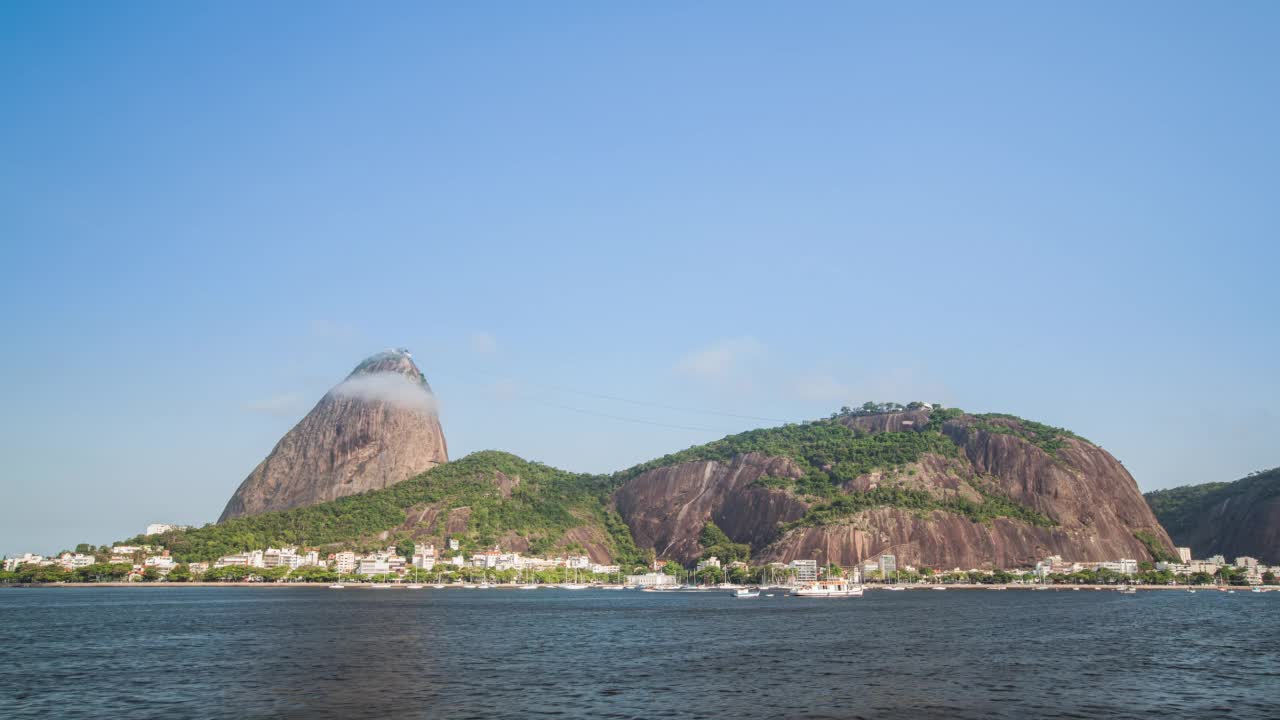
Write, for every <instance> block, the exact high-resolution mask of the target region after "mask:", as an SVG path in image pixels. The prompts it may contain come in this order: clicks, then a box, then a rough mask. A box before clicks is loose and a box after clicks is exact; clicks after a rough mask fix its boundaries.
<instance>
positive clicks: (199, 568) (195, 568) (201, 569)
mask: <svg viewBox="0 0 1280 720" xmlns="http://www.w3.org/2000/svg"><path fill="white" fill-rule="evenodd" d="M187 569H188V570H190V571H191V574H192V575H203V574H205V573H207V572H209V563H207V562H193V563H190V564H188V565H187Z"/></svg>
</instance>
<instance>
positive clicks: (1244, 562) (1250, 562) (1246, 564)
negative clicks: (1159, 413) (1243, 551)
mask: <svg viewBox="0 0 1280 720" xmlns="http://www.w3.org/2000/svg"><path fill="white" fill-rule="evenodd" d="M1233 564H1234V565H1235V566H1236V567H1238V568H1246V569H1250V570H1253V569H1257V567H1258V558H1251V557H1238V558H1236V561H1235V562H1234V563H1233Z"/></svg>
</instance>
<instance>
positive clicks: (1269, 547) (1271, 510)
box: [1146, 468, 1280, 565]
mask: <svg viewBox="0 0 1280 720" xmlns="http://www.w3.org/2000/svg"><path fill="white" fill-rule="evenodd" d="M1146 499H1147V502H1148V503H1149V504H1150V505H1151V509H1152V510H1153V511H1155V514H1156V517H1157V518H1159V519H1160V522H1161V523H1162V524H1163V525H1164V526H1165V528H1167V529H1168V530H1169V534H1170V535H1172V536H1173V540H1174V542H1176V543H1177V544H1178V545H1180V546H1184V547H1189V548H1191V552H1192V554H1193V555H1194V556H1195V557H1197V558H1207V557H1211V556H1213V555H1222V556H1224V557H1226V558H1227V559H1228V560H1234V559H1235V558H1237V557H1240V556H1247V557H1254V558H1257V559H1259V560H1262V561H1264V562H1266V563H1267V564H1269V565H1275V564H1280V468H1273V469H1271V470H1267V471H1265V472H1260V473H1255V474H1253V475H1250V476H1249V477H1246V478H1242V479H1240V480H1237V481H1235V482H1231V483H1208V484H1205V485H1191V486H1187V487H1179V488H1172V489H1169V490H1155V491H1153V492H1149V493H1147V495H1146Z"/></svg>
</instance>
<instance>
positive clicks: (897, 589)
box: [885, 585, 906, 592]
mask: <svg viewBox="0 0 1280 720" xmlns="http://www.w3.org/2000/svg"><path fill="white" fill-rule="evenodd" d="M885 590H889V591H892V592H902V591H903V590H906V588H904V587H902V586H900V585H890V586H889V587H887V588H885Z"/></svg>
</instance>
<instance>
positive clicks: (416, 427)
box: [218, 350, 449, 522]
mask: <svg viewBox="0 0 1280 720" xmlns="http://www.w3.org/2000/svg"><path fill="white" fill-rule="evenodd" d="M448 460H449V452H448V447H447V446H446V444H445V439H444V431H443V430H442V429H441V428H440V419H439V416H438V414H437V412H436V403H435V396H434V395H433V394H432V392H431V387H430V385H428V384H427V380H426V377H425V376H423V374H422V371H421V370H419V369H418V367H417V365H415V364H414V362H413V358H412V356H411V355H410V354H409V352H408V351H406V350H393V351H388V352H383V353H378V354H377V355H374V356H372V357H369V358H367V359H366V360H364V361H363V362H361V363H360V364H359V365H358V366H357V367H356V369H355V370H353V371H352V372H351V374H350V375H349V376H348V377H347V379H346V380H344V381H343V382H341V383H340V384H338V385H337V386H335V387H334V388H333V389H332V390H330V391H329V392H328V393H326V394H325V396H324V397H323V398H322V399H321V400H320V402H319V403H317V404H316V406H315V407H314V408H313V409H312V410H311V412H309V413H307V416H306V417H304V418H303V419H302V421H301V422H299V423H298V424H297V425H296V426H294V428H293V429H292V430H290V431H289V432H288V433H286V434H285V436H284V437H283V438H281V439H280V442H278V443H277V444H276V446H275V448H274V449H273V450H272V451H271V454H269V455H268V456H267V457H266V459H265V460H263V461H262V462H261V463H260V464H259V465H258V466H257V467H256V468H254V470H253V472H251V473H250V474H249V477H247V478H245V480H244V482H243V483H241V484H240V487H239V488H238V489H237V490H236V492H235V494H234V495H232V496H231V500H230V501H229V502H228V503H227V506H226V509H225V510H223V512H222V516H221V517H220V518H219V520H218V521H219V522H222V521H224V520H229V519H232V518H237V517H244V516H247V515H257V514H260V513H264V512H270V511H273V510H285V509H288V508H295V507H302V506H306V505H314V504H317V503H322V502H326V501H328V500H334V499H337V498H340V497H343V496H346V495H353V494H356V493H361V492H365V491H367V490H376V489H379V488H385V487H388V486H390V485H394V484H396V483H398V482H401V481H403V480H407V479H408V478H410V477H413V476H414V475H417V474H418V473H421V472H423V471H425V470H427V469H429V468H432V467H434V466H436V465H439V464H440V463H444V462H448Z"/></svg>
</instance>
